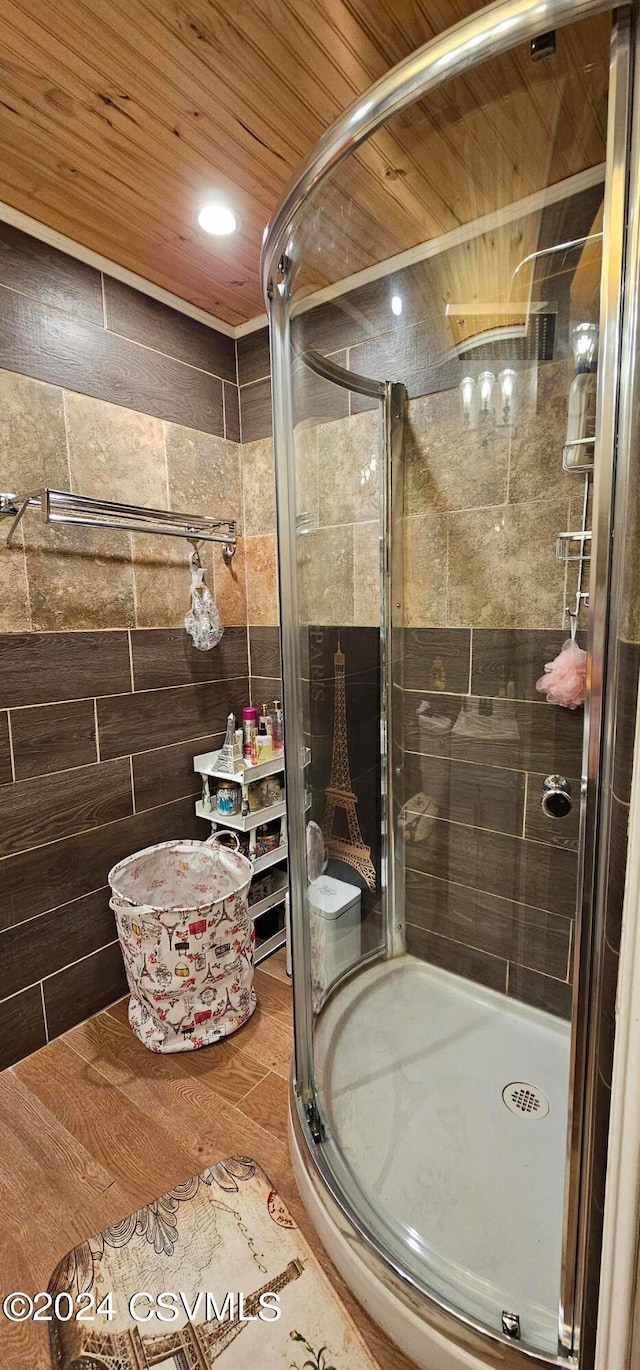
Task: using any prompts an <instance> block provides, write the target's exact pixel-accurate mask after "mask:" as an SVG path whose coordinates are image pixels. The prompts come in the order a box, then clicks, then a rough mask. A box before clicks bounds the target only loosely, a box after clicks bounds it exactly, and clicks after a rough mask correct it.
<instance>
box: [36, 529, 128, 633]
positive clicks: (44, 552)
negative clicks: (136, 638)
mask: <svg viewBox="0 0 640 1370" xmlns="http://www.w3.org/2000/svg"><path fill="white" fill-rule="evenodd" d="M23 528H24V539H25V552H26V563H27V576H28V580H29V602H30V607H31V623H32V626H33V628H34V630H36V631H37V632H58V631H60V630H65V629H66V630H78V629H82V628H88V629H90V628H129V627H131V628H132V627H133V626H134V624H135V621H136V619H135V591H134V579H133V566H132V564H131V541H130V538H129V535H128V534H127V533H120V532H111V531H109V530H107V529H104V528H84V527H75V528H73V530H72V533H71V536H70V535H69V529H68V528H66V527H65V526H64V525H61V524H47V523H44V522H43V521H42V519H41V517H40V514H39V513H38V512H37V511H35V510H29V511H28V512H27V514H26V515H25V518H24V520H23Z"/></svg>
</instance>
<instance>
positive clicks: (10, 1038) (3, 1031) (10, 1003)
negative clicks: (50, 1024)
mask: <svg viewBox="0 0 640 1370" xmlns="http://www.w3.org/2000/svg"><path fill="white" fill-rule="evenodd" d="M46 1040H47V1034H46V1030H45V1026H44V1013H43V1010H42V994H41V991H40V986H39V985H34V986H33V987H32V988H31V989H26V990H23V992H22V994H14V995H13V997H12V998H11V999H3V1000H2V1001H0V1070H7V1068H8V1067H9V1066H12V1065H15V1063H16V1061H21V1060H22V1058H23V1056H29V1055H30V1054H31V1052H32V1051H37V1050H38V1047H43V1046H44V1044H45V1042H46Z"/></svg>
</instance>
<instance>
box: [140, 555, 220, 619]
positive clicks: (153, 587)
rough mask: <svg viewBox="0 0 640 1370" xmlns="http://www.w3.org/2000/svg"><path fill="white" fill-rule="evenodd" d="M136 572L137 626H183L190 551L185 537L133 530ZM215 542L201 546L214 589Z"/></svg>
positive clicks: (207, 580) (209, 580)
mask: <svg viewBox="0 0 640 1370" xmlns="http://www.w3.org/2000/svg"><path fill="white" fill-rule="evenodd" d="M131 543H132V549H133V574H134V578H135V587H136V624H137V627H138V628H180V627H182V625H183V623H184V618H185V614H186V613H187V612H188V610H189V606H190V603H191V600H190V587H191V582H190V578H189V553H190V552H191V547H190V544H189V543H188V542H185V541H184V540H183V539H182V538H164V537H154V536H153V534H152V533H133V534H132V538H131ZM212 547H213V544H212V543H209V544H206V543H205V544H204V546H202V547H201V548H200V560H201V561H202V565H203V566H204V571H205V580H206V583H207V585H208V586H209V587H210V588H211V589H213V552H212Z"/></svg>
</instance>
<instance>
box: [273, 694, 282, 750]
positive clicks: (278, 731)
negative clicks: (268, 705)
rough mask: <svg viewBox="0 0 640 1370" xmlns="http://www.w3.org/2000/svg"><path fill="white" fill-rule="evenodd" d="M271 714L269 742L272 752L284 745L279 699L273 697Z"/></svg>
mask: <svg viewBox="0 0 640 1370" xmlns="http://www.w3.org/2000/svg"><path fill="white" fill-rule="evenodd" d="M270 714H271V742H272V745H273V750H274V752H281V751H282V748H283V746H284V723H283V718H282V709H281V708H280V701H279V700H278V699H274V701H273V708H272V709H271V711H270Z"/></svg>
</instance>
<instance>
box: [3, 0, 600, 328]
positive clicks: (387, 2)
mask: <svg viewBox="0 0 640 1370" xmlns="http://www.w3.org/2000/svg"><path fill="white" fill-rule="evenodd" d="M480 8H482V4H481V3H480V0H3V4H2V31H1V33H0V84H1V89H0V139H1V145H2V155H1V156H0V199H2V200H5V201H6V202H8V203H9V204H10V205H12V206H14V207H16V208H17V209H20V210H22V211H23V212H25V213H27V214H29V215H31V216H33V217H34V218H36V219H38V220H40V221H41V222H43V223H45V224H47V225H49V226H50V227H52V228H55V229H57V230H59V231H60V232H62V233H64V234H66V235H67V236H69V237H70V238H73V239H75V240H76V241H77V242H79V243H82V244H83V245H84V246H86V247H90V248H92V249H93V250H95V251H97V252H100V253H102V254H104V255H105V256H107V257H109V258H111V260H113V261H115V262H118V263H119V264H121V265H123V266H126V267H128V268H129V269H130V270H133V271H135V272H137V273H139V274H140V275H141V276H143V277H145V278H147V279H148V280H150V281H153V282H154V283H156V284H158V285H161V286H163V287H164V288H165V289H167V290H170V291H173V292H174V293H175V294H176V295H178V296H180V297H182V298H183V299H185V300H188V301H190V302H191V303H192V304H195V305H198V306H200V307H201V308H203V309H206V310H208V311H209V312H210V313H212V314H214V315H217V316H218V317H219V318H220V319H224V320H225V321H227V322H228V323H230V324H239V323H242V322H243V321H245V320H246V319H248V318H251V317H253V316H255V315H256V314H259V313H260V312H261V311H262V309H263V303H262V299H261V294H260V287H259V278H258V264H259V257H260V243H261V238H262V232H263V228H264V225H265V223H266V222H267V220H268V218H269V216H270V214H271V212H272V210H273V208H274V206H275V205H276V203H277V202H278V199H279V198H280V195H281V193H282V190H283V188H284V186H285V184H286V182H287V181H288V180H289V178H290V177H291V176H292V175H293V173H294V172H295V170H296V169H297V167H298V166H299V164H300V162H301V160H302V159H303V157H304V156H305V154H306V153H307V152H308V151H309V149H310V148H311V147H312V146H313V144H314V142H315V141H316V139H317V138H318V137H319V136H320V134H321V133H322V132H323V130H324V129H325V128H326V127H327V126H328V125H329V124H330V123H331V122H332V121H333V119H334V118H335V117H336V116H337V115H338V114H339V113H340V111H341V110H343V109H344V108H345V107H346V106H347V105H349V104H350V103H351V102H352V101H353V100H354V99H355V97H356V96H357V95H359V94H360V93H361V92H362V91H364V90H366V88H367V87H368V86H369V85H370V84H371V82H372V81H374V80H376V79H377V78H378V77H380V76H381V75H383V74H384V72H385V71H387V70H388V69H389V67H391V66H393V65H394V64H395V63H396V62H398V61H399V60H400V59H401V58H402V57H404V56H406V55H407V54H408V53H409V52H411V51H413V50H414V49H415V48H416V47H418V46H420V45H421V44H422V43H424V42H426V41H427V40H428V39H429V38H431V37H432V36H433V35H434V34H435V33H438V32H440V31H442V30H443V29H445V28H447V27H449V26H450V25H451V24H453V23H456V22H457V21H458V20H459V19H461V18H464V17H465V16H466V15H468V14H470V13H472V12H473V11H475V10H477V9H480ZM607 26H608V19H607V17H606V16H600V17H598V18H597V19H594V20H591V21H589V22H588V23H584V22H583V23H582V24H581V25H579V26H575V28H574V29H572V30H571V31H569V30H567V31H563V32H561V33H560V34H559V35H558V52H557V54H556V56H555V57H552V58H549V59H546V60H545V61H544V62H540V63H537V64H533V63H531V61H530V58H529V56H528V53H527V52H526V51H523V50H519V51H518V52H517V53H514V54H512V55H509V57H507V58H504V59H502V60H501V61H500V62H492V63H491V64H490V66H489V67H487V68H486V69H482V70H480V71H478V72H476V73H472V74H471V75H470V76H469V77H468V78H465V79H464V80H458V81H457V82H456V83H455V86H453V87H449V88H447V89H445V90H443V91H441V92H439V93H438V94H437V95H436V97H435V98H434V99H433V100H432V101H431V102H429V106H428V108H424V107H421V106H417V107H414V108H413V109H412V110H410V111H409V112H408V113H407V114H406V115H405V116H403V117H402V118H401V119H399V120H396V121H395V122H394V125H393V127H392V128H391V129H388V130H385V131H383V132H382V133H381V134H380V135H379V136H378V137H377V139H376V140H375V142H374V143H373V144H369V145H368V146H367V147H366V148H364V149H363V150H362V152H361V154H360V155H359V157H358V159H357V164H356V165H354V164H353V162H352V163H351V164H350V166H349V172H348V176H345V175H344V174H342V176H341V178H339V179H338V180H337V182H336V184H335V187H334V193H333V195H332V196H331V197H328V198H327V201H326V205H325V208H324V212H323V215H322V219H321V222H320V223H319V224H318V225H317V226H316V229H315V238H316V241H315V245H313V246H314V252H313V253H311V254H310V255H311V256H315V263H314V264H313V265H311V266H310V279H311V280H312V281H313V283H314V284H317V285H319V284H322V283H324V282H326V281H327V280H328V279H330V278H331V276H332V274H333V275H334V276H335V275H336V274H337V275H338V276H341V275H344V274H345V273H346V269H348V270H351V271H353V270H359V269H361V268H362V267H365V266H366V265H368V264H370V263H371V262H374V261H378V260H380V259H381V258H384V257H387V256H390V255H391V254H393V253H397V252H399V251H402V250H404V249H405V248H408V247H410V246H413V245H414V244H415V243H417V242H421V241H424V240H425V239H428V238H430V237H433V236H434V235H436V234H440V233H443V232H445V231H447V230H448V229H451V228H454V227H456V226H457V225H458V224H460V223H461V222H465V221H468V220H469V219H472V218H477V217H478V216H480V215H482V214H484V213H487V212H490V211H491V210H493V209H495V208H496V207H497V206H498V205H502V204H508V203H510V202H511V201H512V200H515V199H518V198H521V197H522V196H523V195H526V194H528V193H530V192H531V191H532V190H535V189H539V188H540V187H541V186H543V185H546V184H550V183H553V181H556V180H560V179H562V178H563V177H565V176H568V175H571V174H573V173H574V172H577V171H580V170H582V169H584V168H585V167H588V166H592V165H594V164H595V163H596V162H599V161H601V160H602V159H603V157H604V128H605V117H606V89H607V69H606V59H607ZM470 166H472V168H473V175H471V174H470V171H469V167H470ZM211 192H218V193H219V194H220V195H221V196H222V197H224V199H225V200H227V201H228V203H229V204H230V205H231V206H232V207H233V208H234V210H235V211H236V212H237V213H238V214H239V216H240V220H241V226H240V230H239V232H237V233H236V234H234V235H233V237H231V238H227V239H212V238H210V237H209V236H208V235H206V234H204V233H203V232H202V231H201V230H200V229H199V228H198V226H197V223H196V214H197V210H198V208H199V206H200V204H201V202H202V200H203V199H204V198H206V197H207V195H208V194H209V193H211ZM345 206H346V209H345ZM338 267H342V268H343V269H342V270H339V269H338Z"/></svg>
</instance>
